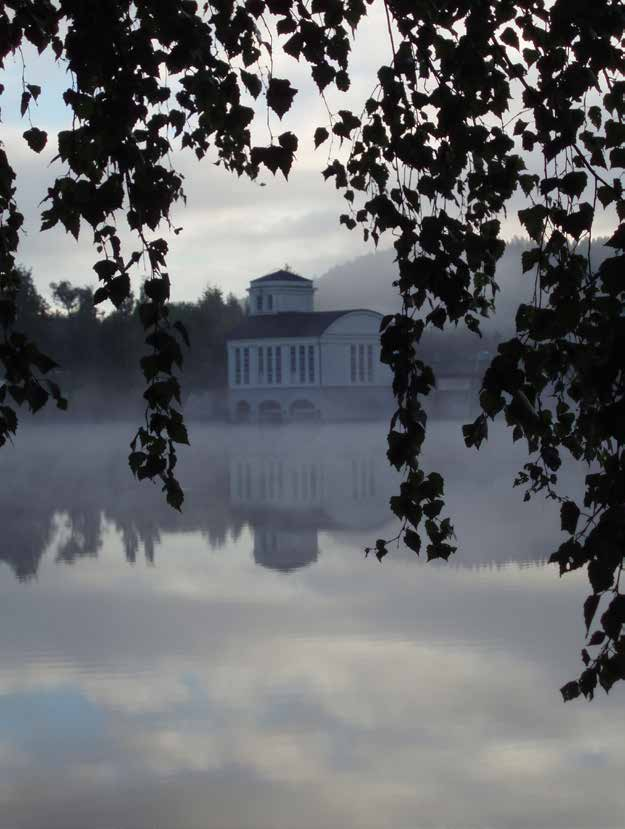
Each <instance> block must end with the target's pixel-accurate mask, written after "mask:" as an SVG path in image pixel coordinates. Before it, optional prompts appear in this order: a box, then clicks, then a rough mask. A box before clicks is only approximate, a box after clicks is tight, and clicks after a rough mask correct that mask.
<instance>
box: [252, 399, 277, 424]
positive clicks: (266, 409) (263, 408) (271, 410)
mask: <svg viewBox="0 0 625 829" xmlns="http://www.w3.org/2000/svg"><path fill="white" fill-rule="evenodd" d="M258 419H259V420H260V422H261V423H282V407H281V406H280V404H279V403H278V401H277V400H263V402H262V403H261V404H260V406H259V407H258Z"/></svg>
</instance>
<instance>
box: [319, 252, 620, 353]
mask: <svg viewBox="0 0 625 829" xmlns="http://www.w3.org/2000/svg"><path fill="white" fill-rule="evenodd" d="M594 241H595V245H594V247H593V259H596V263H595V264H596V265H598V264H599V263H600V262H601V261H602V260H603V259H604V258H605V256H606V248H604V247H603V246H602V242H603V241H607V240H602V239H600V238H597V239H595V240H594ZM529 247H530V243H529V241H528V240H526V239H512V240H511V241H510V242H509V243H508V245H507V247H506V252H505V253H504V255H503V256H502V258H501V259H500V260H499V263H498V265H497V281H498V283H499V287H500V289H501V290H500V292H499V293H498V294H497V300H496V302H497V313H496V315H494V316H493V317H492V318H491V319H489V320H485V321H484V322H483V325H482V330H483V331H484V332H485V333H487V334H489V335H491V336H506V337H507V336H511V335H512V333H513V332H514V330H515V316H516V311H517V309H518V307H519V305H520V303H522V302H527V301H528V300H529V299H530V297H531V295H532V292H533V290H534V277H535V274H534V271H530V272H528V273H525V274H523V273H522V272H521V254H522V253H523V251H525V250H528V249H529ZM398 276H399V274H398V270H397V264H396V263H395V262H394V251H393V250H392V249H390V248H389V249H387V250H381V251H378V252H377V253H371V254H368V255H367V256H360V257H358V258H357V259H353V260H352V261H351V262H345V263H343V264H341V265H337V266H336V267H334V268H331V269H330V270H329V271H327V272H326V273H325V274H323V275H322V276H321V277H320V278H319V279H318V280H317V281H316V287H317V293H316V303H317V308H318V309H319V310H320V311H325V310H331V309H338V310H340V309H343V308H371V309H372V310H374V311H379V312H380V313H382V314H390V313H396V312H397V311H399V310H400V309H401V298H400V296H399V292H398V290H397V288H394V287H393V281H394V280H396V279H398Z"/></svg>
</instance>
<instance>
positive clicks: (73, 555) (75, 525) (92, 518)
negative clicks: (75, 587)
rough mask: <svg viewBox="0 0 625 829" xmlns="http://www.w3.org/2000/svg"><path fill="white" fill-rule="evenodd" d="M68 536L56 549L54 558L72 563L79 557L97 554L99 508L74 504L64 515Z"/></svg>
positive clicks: (99, 534) (99, 531)
mask: <svg viewBox="0 0 625 829" xmlns="http://www.w3.org/2000/svg"><path fill="white" fill-rule="evenodd" d="M65 526H66V528H67V529H68V530H69V538H67V539H66V540H65V541H62V542H61V543H60V544H59V547H58V548H57V551H56V560H57V561H58V562H63V563H64V564H72V563H73V562H74V561H76V560H77V559H79V558H86V557H91V558H95V556H97V554H98V552H99V550H100V548H101V547H102V521H101V515H100V511H99V510H94V509H91V508H90V505H89V507H88V508H86V509H85V508H84V507H82V508H80V507H77V506H74V507H72V508H70V509H69V511H68V512H67V514H66V515H65Z"/></svg>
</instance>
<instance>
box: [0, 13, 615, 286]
mask: <svg viewBox="0 0 625 829" xmlns="http://www.w3.org/2000/svg"><path fill="white" fill-rule="evenodd" d="M382 14H383V13H382V11H381V8H380V4H379V3H377V2H376V3H374V5H373V6H372V7H371V9H370V11H369V16H368V19H367V21H366V23H365V24H364V25H363V26H362V27H361V28H360V30H359V32H358V36H357V40H356V44H355V46H354V53H353V62H352V88H351V90H350V92H349V93H347V94H341V93H337V92H335V93H334V94H333V95H331V96H330V98H329V103H330V106H331V108H332V109H333V110H334V111H337V110H338V109H342V108H350V107H351V108H353V110H354V111H355V112H359V111H360V110H361V108H362V104H363V102H364V101H365V100H366V98H367V97H368V94H369V92H370V91H371V90H372V88H373V86H374V85H375V76H376V72H377V69H378V68H379V66H380V65H382V64H383V63H385V62H388V56H389V46H388V35H387V29H386V21H385V20H384V18H383V16H382ZM24 56H25V60H26V64H27V68H26V81H27V82H29V83H36V84H40V85H41V86H42V87H43V88H44V89H43V92H42V95H41V97H40V99H39V102H38V105H37V107H36V108H34V110H33V113H32V121H33V124H34V125H35V126H37V127H39V128H41V129H45V130H47V131H48V132H49V133H50V134H51V140H50V141H49V144H48V147H47V148H46V150H45V151H44V152H43V153H42V154H41V155H40V156H36V155H35V154H34V153H33V152H32V151H31V150H29V148H28V147H27V145H26V142H25V141H24V139H23V138H22V133H23V131H24V130H25V129H27V128H28V126H29V124H28V121H27V118H25V119H22V118H20V114H19V102H20V96H21V90H22V84H21V75H22V63H21V59H20V58H19V57H17V58H16V59H15V60H13V61H11V60H9V61H8V62H7V67H6V71H5V72H4V73H2V74H4V77H3V78H2V81H3V82H4V84H5V86H6V92H5V94H4V95H3V102H2V118H3V124H2V132H1V140H2V141H3V142H4V144H5V146H6V150H7V152H8V154H9V157H10V160H11V162H12V164H13V165H14V167H15V169H16V171H17V173H18V200H19V205H20V207H21V209H22V211H23V212H24V213H25V215H26V227H25V234H24V235H23V237H22V242H21V250H20V253H19V261H20V262H21V263H23V264H24V265H26V266H27V267H31V268H32V269H33V274H34V277H35V280H36V283H37V284H38V286H39V287H40V289H41V290H43V291H44V292H47V288H48V285H49V283H50V282H51V281H56V280H59V279H69V280H70V281H72V282H73V283H76V284H92V285H95V284H96V282H97V279H96V276H95V273H94V272H93V270H92V265H93V262H94V261H95V260H96V258H97V257H96V254H95V251H94V250H93V248H92V245H91V234H90V231H89V230H88V228H84V231H83V233H82V234H81V238H80V240H79V242H78V243H75V242H74V240H73V238H72V237H71V236H69V235H67V234H66V233H65V231H64V230H62V229H59V228H56V229H54V230H52V231H48V232H46V233H44V234H40V233H39V232H38V228H39V223H40V222H39V212H40V209H41V208H40V207H39V206H38V205H39V202H40V201H41V199H42V198H43V197H44V196H45V193H46V188H47V187H48V186H49V184H50V183H51V181H52V179H53V176H54V175H59V174H61V173H62V171H63V167H62V165H60V164H59V163H58V162H56V163H55V164H52V165H51V166H50V162H51V159H52V158H53V156H54V155H55V152H56V141H55V139H54V135H53V133H54V132H55V131H58V130H59V129H63V128H66V127H67V126H68V125H69V119H68V111H67V109H66V108H65V105H64V104H63V102H62V98H61V95H62V93H63V91H64V89H66V88H67V86H68V85H69V78H68V76H67V74H66V73H65V70H64V68H63V66H62V65H61V64H56V63H55V62H54V61H53V59H52V57H51V55H50V54H48V53H46V54H44V55H43V56H41V57H39V56H37V54H36V52H35V51H34V50H33V49H25V50H24ZM274 71H275V74H276V75H277V76H278V77H280V76H282V77H289V78H290V79H291V82H292V83H293V85H294V86H295V87H296V88H298V89H299V94H298V95H297V96H296V99H295V103H294V107H293V109H292V111H291V112H289V113H288V114H287V115H286V116H285V118H284V120H283V121H282V122H279V121H278V119H277V117H276V116H273V124H272V127H273V131H274V133H276V134H278V133H280V132H282V131H284V130H292V131H293V132H295V133H296V134H297V135H298V136H299V138H300V148H299V151H298V154H297V160H296V165H295V167H294V169H293V171H292V173H291V176H290V179H289V181H288V183H287V182H285V181H284V179H283V178H282V176H281V174H280V175H279V176H278V177H276V178H274V177H273V176H271V174H269V173H267V174H263V175H262V176H261V178H260V180H259V181H258V182H256V183H252V182H250V181H248V180H244V179H237V178H236V177H235V176H232V175H230V174H228V173H226V172H225V171H224V170H222V169H221V168H217V167H215V166H214V164H213V163H212V160H211V159H210V158H206V159H205V160H204V161H203V162H201V163H198V162H197V161H196V159H195V156H194V154H192V153H191V152H189V151H188V150H187V151H185V152H184V153H183V152H181V151H179V152H176V153H174V155H173V160H174V164H175V166H176V167H177V168H178V169H179V170H181V171H182V172H183V173H184V175H185V179H186V182H185V188H186V193H187V196H188V202H187V205H186V207H185V206H183V205H182V204H180V205H179V206H178V207H177V208H176V210H175V212H174V214H173V221H174V224H175V225H179V226H182V227H183V231H182V232H181V233H180V235H179V236H174V235H173V234H171V238H170V248H171V252H170V257H169V271H170V275H171V277H172V283H173V296H174V298H175V299H194V298H195V297H197V296H198V294H199V293H200V292H201V291H202V290H203V288H204V287H205V286H206V285H207V284H211V285H218V286H219V287H221V288H223V289H224V290H225V291H233V292H234V293H236V294H237V295H243V294H244V292H245V289H246V287H247V285H248V283H249V280H250V279H253V278H254V277H256V276H259V275H262V274H264V273H267V272H269V271H271V270H274V269H276V268H279V267H282V266H283V265H284V264H286V263H288V264H289V265H290V266H291V267H292V268H293V269H294V270H295V271H297V272H299V273H301V274H302V275H304V276H307V277H313V278H314V277H317V276H320V275H322V274H323V273H324V272H325V271H327V270H328V269H329V268H332V267H333V266H336V265H339V264H341V263H343V262H345V261H346V260H350V259H354V258H355V257H357V256H360V255H363V254H366V253H371V252H372V251H373V249H374V248H373V246H372V244H371V243H369V244H365V243H364V241H363V240H362V235H361V232H360V230H355V231H352V232H350V231H348V230H347V229H346V228H344V227H342V226H340V225H339V223H338V217H339V214H340V213H341V212H343V211H344V205H345V202H344V200H343V198H342V196H341V195H340V194H339V193H337V191H336V190H335V188H334V184H333V183H332V181H330V182H327V183H326V182H324V180H323V178H322V176H321V170H322V169H323V167H324V166H325V163H326V160H327V150H326V146H327V145H323V146H322V147H321V148H319V150H317V151H315V150H314V146H313V133H314V130H315V128H316V127H317V126H320V125H326V124H327V115H326V112H325V108H324V105H323V102H322V101H321V99H320V97H319V95H318V92H317V91H316V87H315V86H314V85H313V84H312V82H311V81H310V77H309V70H308V67H307V66H306V65H300V64H298V63H297V62H296V61H294V60H293V59H292V58H290V57H288V56H285V55H283V56H280V57H277V58H276V60H275V62H274ZM265 114H266V113H265V111H264V109H261V110H260V114H259V118H258V123H257V124H256V126H255V129H256V130H257V133H256V134H257V138H258V140H259V142H260V143H261V144H263V143H269V139H268V134H267V128H266V124H265ZM261 182H262V183H263V184H264V185H265V186H260V183H261ZM519 206H520V202H519V203H518V204H517V203H516V200H513V204H512V205H511V210H510V211H509V215H508V216H507V217H504V224H503V227H504V234H505V235H506V236H507V237H508V238H509V237H510V236H512V235H514V234H515V233H518V232H519V225H518V221H517V220H516V210H517V209H518V207H519ZM598 229H599V228H598ZM164 232H165V233H166V231H164ZM391 241H392V240H391V239H390V238H389V239H387V240H385V245H383V246H386V247H388V246H390V244H391ZM130 243H131V240H130V239H128V247H129V246H130ZM129 249H130V248H129ZM391 290H392V289H391Z"/></svg>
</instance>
